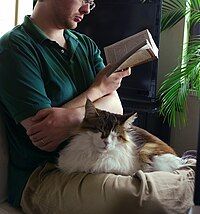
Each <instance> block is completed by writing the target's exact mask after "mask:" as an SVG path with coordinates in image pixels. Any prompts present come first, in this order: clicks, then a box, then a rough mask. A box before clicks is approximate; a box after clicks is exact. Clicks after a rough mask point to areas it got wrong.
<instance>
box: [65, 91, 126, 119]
mask: <svg viewBox="0 0 200 214" xmlns="http://www.w3.org/2000/svg"><path fill="white" fill-rule="evenodd" d="M93 97H94V96H93ZM87 98H89V99H90V97H87V95H86V94H85V93H83V94H81V95H79V96H78V97H76V98H75V99H73V100H71V101H69V102H67V103H66V104H64V105H63V106H62V108H79V109H80V111H84V110H85V108H84V106H85V103H86V100H87ZM90 100H91V101H92V102H93V103H94V105H95V107H96V108H98V109H101V110H105V111H110V112H112V113H116V114H123V108H122V105H121V101H120V99H119V96H118V94H117V92H116V91H114V92H113V93H111V94H108V95H106V96H104V97H101V98H98V99H96V100H92V99H90ZM82 115H84V112H82Z"/></svg>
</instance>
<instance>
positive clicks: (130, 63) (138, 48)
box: [104, 29, 158, 76]
mask: <svg viewBox="0 0 200 214" xmlns="http://www.w3.org/2000/svg"><path fill="white" fill-rule="evenodd" d="M104 52H105V56H106V61H107V63H111V66H112V68H111V70H110V72H109V73H108V74H107V76H109V75H111V74H112V73H113V72H115V71H119V70H122V69H125V68H127V67H134V66H136V65H140V64H144V63H146V62H149V61H152V60H155V59H158V48H157V46H156V44H155V42H154V40H153V38H152V36H151V34H150V32H149V30H148V29H146V30H144V31H141V32H139V33H137V34H134V35H133V36H130V37H127V38H125V39H123V40H121V41H119V42H116V43H114V44H112V45H109V46H107V47H105V48H104Z"/></svg>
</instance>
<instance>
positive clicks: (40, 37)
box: [22, 16, 49, 43]
mask: <svg viewBox="0 0 200 214" xmlns="http://www.w3.org/2000/svg"><path fill="white" fill-rule="evenodd" d="M22 25H23V26H24V28H25V30H26V31H27V33H30V34H31V35H32V36H33V37H34V38H35V39H36V40H37V41H38V42H39V43H42V42H44V41H45V40H47V39H49V38H48V37H47V35H46V34H45V33H44V32H43V31H42V30H41V29H40V28H39V27H38V26H37V25H35V24H34V23H33V22H32V20H31V19H30V16H25V17H24V22H23V24H22Z"/></svg>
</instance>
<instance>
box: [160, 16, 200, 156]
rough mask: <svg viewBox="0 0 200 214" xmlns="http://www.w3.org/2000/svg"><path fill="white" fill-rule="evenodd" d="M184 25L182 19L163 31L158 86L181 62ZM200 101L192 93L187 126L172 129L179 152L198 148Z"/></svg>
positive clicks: (173, 139)
mask: <svg viewBox="0 0 200 214" xmlns="http://www.w3.org/2000/svg"><path fill="white" fill-rule="evenodd" d="M184 27H185V20H182V21H181V22H179V23H178V24H177V25H176V26H175V27H173V28H172V29H169V30H166V31H164V32H162V33H161V40H160V57H159V72H158V87H159V86H160V84H161V82H162V81H163V80H164V79H165V75H166V74H167V73H168V72H169V71H170V70H172V69H173V68H174V67H175V66H176V65H177V63H178V62H180V56H181V54H182V52H183V48H182V45H183V40H184ZM199 103H200V101H198V100H197V98H196V97H195V96H193V95H191V96H190V97H189V98H188V116H189V117H188V124H187V126H186V127H183V128H172V130H171V141H170V144H171V146H172V147H173V148H174V149H175V150H176V151H177V153H178V154H182V153H183V152H184V151H186V150H189V149H196V145H197V143H198V130H199V109H200V104H199Z"/></svg>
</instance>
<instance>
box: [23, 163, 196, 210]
mask: <svg viewBox="0 0 200 214" xmlns="http://www.w3.org/2000/svg"><path fill="white" fill-rule="evenodd" d="M193 189H194V171H193V170H192V169H191V168H187V169H182V170H177V171H175V172H174V173H168V172H151V173H143V172H142V171H138V172H137V173H136V175H134V176H121V175H114V174H89V173H72V174H70V175H67V174H65V173H63V172H61V171H59V170H58V169H57V168H56V167H55V166H54V165H52V164H46V165H45V166H44V167H39V168H38V169H36V170H35V172H34V173H33V174H32V176H31V178H30V179H29V181H28V183H27V185H26V188H25V190H24V193H23V196H22V200H21V206H22V208H23V210H24V212H25V213H27V214H31V213H34V214H35V213H37V214H40V213H41V214H46V213H48V214H51V213H52V214H64V213H65V214H79V213H81V214H94V213H95V214H124V213H126V214H129V213H134V214H140V213H141V214H145V213H149V214H150V213H170V214H173V213H186V211H187V209H188V208H190V207H191V206H192V205H193Z"/></svg>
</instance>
